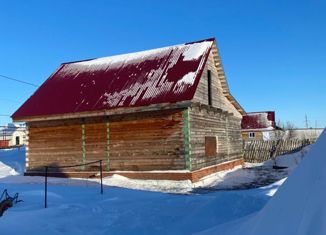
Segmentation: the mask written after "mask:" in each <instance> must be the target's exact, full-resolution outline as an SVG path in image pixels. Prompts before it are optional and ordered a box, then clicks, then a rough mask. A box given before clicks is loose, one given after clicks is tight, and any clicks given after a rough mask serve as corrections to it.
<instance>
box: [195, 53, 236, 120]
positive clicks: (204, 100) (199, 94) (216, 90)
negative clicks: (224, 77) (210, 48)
mask: <svg viewBox="0 0 326 235" xmlns="http://www.w3.org/2000/svg"><path fill="white" fill-rule="evenodd" d="M208 70H210V71H211V72H210V73H211V82H212V84H211V96H212V105H211V106H212V107H215V108H220V109H223V110H224V111H227V112H229V113H233V114H234V115H235V116H237V117H240V118H241V117H242V115H241V114H240V113H239V111H238V110H237V109H236V108H235V107H234V105H233V104H232V103H231V102H230V101H229V100H228V99H227V98H226V97H225V94H224V93H223V87H222V84H221V79H219V72H218V71H217V68H216V66H215V62H214V57H213V54H212V52H211V53H210V54H209V57H208V60H207V63H206V65H205V69H204V72H203V74H202V76H201V78H200V81H199V84H198V87H197V90H196V92H195V95H194V98H193V100H192V101H193V102H194V103H201V104H206V105H208V76H207V75H208V72H207V71H208Z"/></svg>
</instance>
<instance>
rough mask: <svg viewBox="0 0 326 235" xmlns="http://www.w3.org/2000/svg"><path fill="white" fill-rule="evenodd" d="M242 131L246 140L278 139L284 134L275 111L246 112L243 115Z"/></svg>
mask: <svg viewBox="0 0 326 235" xmlns="http://www.w3.org/2000/svg"><path fill="white" fill-rule="evenodd" d="M241 131H242V138H243V139H244V140H276V139H279V138H280V137H281V136H282V133H281V132H282V130H281V128H279V127H277V126H276V123H275V112H273V111H266V112H252V113H246V115H244V116H243V117H242V121H241Z"/></svg>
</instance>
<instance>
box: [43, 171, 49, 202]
mask: <svg viewBox="0 0 326 235" xmlns="http://www.w3.org/2000/svg"><path fill="white" fill-rule="evenodd" d="M44 191H45V192H44V208H47V207H48V167H47V166H46V167H45V185H44Z"/></svg>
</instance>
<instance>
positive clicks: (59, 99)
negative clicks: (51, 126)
mask: <svg viewBox="0 0 326 235" xmlns="http://www.w3.org/2000/svg"><path fill="white" fill-rule="evenodd" d="M213 42H214V39H207V40H203V41H197V42H192V43H186V44H181V45H175V46H170V47H164V48H159V49H154V50H148V51H142V52H136V53H130V54H123V55H117V56H111V57H104V58H98V59H92V60H86V61H79V62H71V63H63V64H62V65H60V67H59V68H58V69H57V70H56V72H55V73H54V74H52V75H51V76H50V78H48V79H47V80H46V81H45V82H44V83H43V84H42V86H41V87H40V88H39V89H38V90H37V91H36V92H35V93H34V94H33V95H32V96H31V97H30V98H29V99H28V100H27V101H26V102H25V103H24V104H23V105H22V106H21V107H20V108H19V109H18V110H17V111H16V112H15V113H14V114H13V115H12V118H13V119H22V118H24V117H33V116H48V115H57V114H65V113H74V112H86V111H100V110H107V109H114V108H119V107H136V106H148V105H151V104H159V103H176V102H180V101H186V100H191V99H192V98H193V96H194V93H195V91H196V88H197V85H198V82H199V78H200V76H201V74H202V71H203V68H204V65H205V63H206V60H207V57H208V55H209V52H210V49H211V47H212V44H213Z"/></svg>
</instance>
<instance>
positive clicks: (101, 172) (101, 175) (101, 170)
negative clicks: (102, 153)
mask: <svg viewBox="0 0 326 235" xmlns="http://www.w3.org/2000/svg"><path fill="white" fill-rule="evenodd" d="M102 167H103V166H102V160H100V177H101V194H103V169H102Z"/></svg>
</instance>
